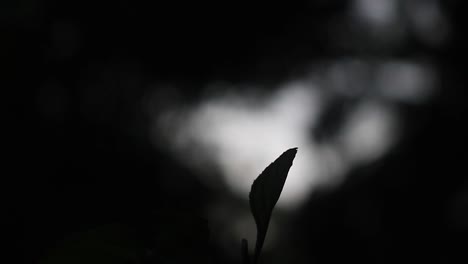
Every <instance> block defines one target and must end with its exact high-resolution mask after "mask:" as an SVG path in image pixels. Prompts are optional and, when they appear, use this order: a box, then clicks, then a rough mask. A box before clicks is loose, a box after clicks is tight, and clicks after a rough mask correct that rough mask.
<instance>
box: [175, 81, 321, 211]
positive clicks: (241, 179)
mask: <svg viewBox="0 0 468 264" xmlns="http://www.w3.org/2000/svg"><path fill="white" fill-rule="evenodd" d="M259 104H260V103H259ZM319 108H320V100H319V94H318V91H317V90H316V89H313V88H311V87H305V85H303V84H290V85H288V86H286V87H284V88H283V89H280V90H279V91H278V93H276V94H274V95H272V96H271V97H270V99H269V100H268V102H267V103H266V104H265V105H263V106H262V107H259V106H258V105H249V104H246V103H245V102H243V101H242V100H239V98H234V97H232V96H231V97H229V96H228V97H223V98H218V99H216V100H208V101H207V102H206V103H204V104H203V105H202V106H200V107H199V108H198V109H196V110H195V111H193V112H192V114H191V115H190V116H189V117H188V118H187V119H186V120H184V121H183V122H182V123H184V125H183V127H181V129H179V130H178V131H176V133H175V134H174V135H173V136H174V137H173V138H175V139H176V142H174V143H176V144H178V145H179V146H178V148H181V149H184V148H187V147H190V146H188V145H189V143H190V142H196V143H197V144H200V145H202V146H203V147H204V148H206V149H213V150H214V151H212V152H207V153H203V155H208V156H209V157H207V160H211V161H212V162H215V163H216V164H218V165H219V166H220V167H221V168H222V170H223V173H224V176H225V181H226V182H227V184H228V185H229V186H230V187H231V188H232V189H233V191H235V192H237V193H239V194H240V195H241V197H247V194H248V192H249V190H250V186H251V185H252V182H253V180H254V179H255V178H256V177H257V176H258V175H259V174H260V173H261V172H262V171H263V169H264V168H265V167H266V166H267V165H268V164H270V163H271V162H272V161H273V160H275V159H276V158H277V157H278V156H279V155H280V154H281V153H282V152H283V151H285V150H286V149H288V148H291V147H296V146H297V147H299V148H300V155H297V158H296V160H295V163H294V166H293V168H292V169H291V171H290V176H289V177H288V181H287V184H286V186H285V188H284V190H283V193H282V195H281V197H282V198H281V199H280V202H279V206H282V205H288V206H291V205H292V204H298V203H299V202H300V201H301V199H303V198H304V197H305V196H306V195H305V194H306V193H308V192H309V190H310V188H311V186H313V183H314V182H316V181H317V180H318V179H319V176H320V173H318V170H319V169H320V168H319V166H318V164H316V163H317V161H318V158H317V156H318V154H317V153H316V151H317V150H316V149H314V148H313V145H312V144H311V142H310V139H309V137H310V135H309V128H310V126H311V125H312V124H313V122H315V120H316V118H317V114H318V110H319ZM166 122H167V121H166ZM170 122H172V120H171V121H170ZM176 122H177V121H176ZM178 122H180V120H179V121H178ZM197 162H200V161H197ZM202 162H203V161H202Z"/></svg>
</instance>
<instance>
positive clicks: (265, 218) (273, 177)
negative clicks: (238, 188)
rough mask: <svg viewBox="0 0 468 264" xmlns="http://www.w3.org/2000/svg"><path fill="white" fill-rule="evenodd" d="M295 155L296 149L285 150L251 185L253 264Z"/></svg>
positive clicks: (260, 248)
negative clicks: (254, 229)
mask: <svg viewBox="0 0 468 264" xmlns="http://www.w3.org/2000/svg"><path fill="white" fill-rule="evenodd" d="M296 153H297V148H291V149H288V150H286V151H285V152H284V153H283V154H281V155H280V156H279V157H278V158H277V159H276V160H275V161H274V162H273V163H271V164H270V165H269V166H268V167H266V169H265V170H264V171H263V172H262V173H261V174H260V175H259V176H258V177H257V179H255V181H254V182H253V184H252V188H251V190H250V194H249V201H250V210H251V211H252V215H253V217H254V219H255V223H256V225H257V241H256V245H255V256H254V263H256V262H257V260H258V257H259V255H260V252H261V250H262V247H263V242H264V241H265V236H266V233H267V230H268V225H269V222H270V217H271V214H272V212H273V208H274V207H275V205H276V203H277V202H278V199H279V197H280V195H281V192H282V190H283V187H284V184H285V182H286V178H287V176H288V172H289V169H290V168H291V166H292V163H293V160H294V158H295V157H296Z"/></svg>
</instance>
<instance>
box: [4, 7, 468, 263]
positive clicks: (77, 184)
mask: <svg viewBox="0 0 468 264" xmlns="http://www.w3.org/2000/svg"><path fill="white" fill-rule="evenodd" d="M462 2H463V1H441V6H442V8H443V10H444V12H445V14H446V15H447V18H448V20H449V22H450V25H451V37H450V38H449V39H448V40H446V41H445V42H444V43H443V44H442V45H439V46H437V47H432V46H427V45H425V44H424V43H421V42H419V41H417V40H413V41H409V42H407V43H405V45H404V46H402V47H400V48H399V49H398V50H396V51H394V54H392V55H394V56H397V57H402V58H404V57H406V56H409V55H411V54H419V53H421V54H430V55H431V57H432V58H433V60H434V61H435V62H436V68H437V70H438V72H439V73H440V87H439V90H438V92H437V95H436V96H435V97H434V98H433V99H432V100H431V102H430V103H429V104H427V105H425V106H424V107H420V108H417V109H412V107H411V106H405V105H403V106H401V109H400V110H401V111H402V113H404V115H403V116H404V120H403V122H404V125H405V126H406V128H407V129H406V130H405V131H407V135H406V136H405V137H404V140H403V141H401V142H400V143H399V144H398V145H397V146H396V147H395V149H394V150H393V151H392V152H391V153H390V154H389V155H388V156H386V157H385V158H384V159H382V160H379V161H378V162H376V163H374V164H371V165H369V166H366V167H362V168H358V169H356V170H354V171H352V172H351V173H350V175H349V177H348V178H347V180H346V182H345V183H344V184H343V185H341V186H340V187H339V188H337V189H333V190H330V191H323V192H316V193H314V194H313V195H312V196H311V197H310V199H309V201H308V202H307V203H306V205H305V206H304V208H303V209H302V210H301V211H300V213H299V217H297V219H294V220H293V222H294V226H293V228H292V232H291V234H290V236H291V237H290V238H289V241H290V242H289V243H290V249H288V250H285V251H284V254H278V253H277V256H280V257H277V260H276V261H277V262H279V261H280V260H281V261H283V262H290V263H341V262H344V261H347V262H350V261H352V262H354V261H356V262H359V263H395V262H413V263H414V262H416V263H420V262H430V263H463V262H466V261H467V260H468V259H467V255H468V254H466V248H468V247H466V244H467V241H468V237H467V232H468V182H467V178H466V177H467V169H466V162H467V159H466V158H467V149H466V148H467V144H466V135H467V130H466V128H465V126H464V123H465V122H466V118H465V114H466V110H467V109H466V108H467V107H466V103H465V100H466V97H465V95H466V84H467V79H466V58H467V57H466V53H467V51H466V47H467V38H466V35H465V26H464V25H466V23H465V22H466V11H465V9H464V4H463V3H462ZM1 6H2V7H1V11H0V12H1V13H0V16H1V24H0V25H1V28H2V41H1V42H0V54H1V58H2V59H1V60H2V65H3V67H2V68H3V70H2V72H3V74H2V78H1V79H2V92H3V94H4V95H3V97H2V98H3V101H4V103H3V105H4V106H6V108H7V109H8V111H7V115H6V118H5V120H6V122H5V123H6V124H5V125H4V126H3V130H4V131H5V132H6V135H5V136H4V138H3V140H4V143H5V146H6V147H5V148H4V151H5V152H4V153H5V156H6V159H5V163H6V167H5V169H4V172H3V173H2V174H3V177H2V178H3V181H4V184H3V185H2V187H4V189H5V190H4V194H5V198H4V199H3V200H4V201H5V203H6V205H7V206H6V208H7V212H6V219H7V224H6V225H3V230H2V233H4V234H6V235H5V238H6V240H7V244H8V245H10V246H11V249H9V250H8V252H7V255H6V256H5V257H10V256H11V257H13V260H14V263H37V262H38V261H42V262H43V263H58V262H63V261H61V260H60V258H64V259H66V258H67V257H66V256H68V257H69V258H70V259H71V260H70V259H69V260H67V262H68V263H75V262H76V263H85V262H88V263H93V262H94V261H95V262H96V263H97V262H99V263H183V262H190V263H202V262H203V263H239V262H238V261H239V260H238V259H231V258H230V257H228V256H226V255H224V254H223V253H222V252H223V251H222V250H220V248H219V246H218V245H217V243H216V241H213V240H212V239H210V225H209V223H208V222H207V221H206V219H204V218H203V217H202V216H201V213H200V212H201V211H200V210H201V208H203V206H204V205H205V204H206V203H207V202H208V201H209V200H210V199H216V197H217V196H216V194H214V193H212V192H211V191H210V190H208V189H206V187H204V185H202V184H201V183H200V182H198V180H197V178H196V177H193V172H192V171H191V170H189V169H187V168H186V167H184V166H183V165H182V164H180V163H179V162H178V161H176V160H175V159H173V158H171V157H170V156H168V155H167V154H165V152H162V151H161V150H158V149H157V148H154V147H153V145H152V144H151V143H150V141H149V138H148V135H147V133H148V131H149V124H150V120H149V117H148V116H147V114H146V113H145V112H144V111H143V109H141V108H140V107H139V104H140V102H141V99H142V98H144V96H145V95H146V93H147V92H148V90H149V89H150V86H149V84H150V83H154V82H158V83H167V84H172V85H177V86H178V87H182V88H184V89H183V91H184V100H186V101H188V102H190V101H197V100H199V99H200V96H201V88H202V87H204V85H206V84H208V83H209V82H210V81H211V80H223V81H227V82H230V83H234V84H235V83H240V82H242V81H251V82H261V83H263V84H268V83H277V82H280V81H282V80H284V79H287V78H290V77H291V76H293V75H294V74H295V72H297V71H300V69H301V67H302V66H303V65H306V64H307V63H308V62H310V61H314V60H321V59H329V58H338V57H340V56H347V55H359V56H367V55H369V56H372V54H373V53H372V52H374V51H371V50H367V49H366V47H362V48H361V49H350V48H347V47H346V46H345V47H342V46H337V45H334V44H336V43H334V41H336V38H333V36H331V35H330V34H331V33H330V32H331V31H330V30H329V29H330V28H329V26H330V21H331V20H332V19H336V18H339V17H340V16H341V15H342V14H343V12H344V10H345V9H346V8H347V2H346V1H304V2H296V3H294V4H293V3H288V4H284V3H283V4H275V3H273V2H271V1H270V2H266V1H265V2H263V3H259V2H256V3H252V2H249V1H245V2H243V1H227V2H226V1H221V2H219V3H200V2H198V1H193V2H191V3H182V2H176V1H172V2H166V3H160V2H159V1H153V2H145V1H89V2H88V1H30V0H22V1H6V2H2V4H1ZM330 122H332V123H333V120H332V121H330ZM167 175H171V177H172V179H174V178H176V179H177V184H176V183H173V182H169V183H168V182H167V181H174V180H168V177H167ZM167 186H173V188H168V187H167ZM180 186H184V188H180ZM375 219H377V220H375ZM374 222H378V225H377V226H375V225H373V223H374ZM69 241H72V242H69ZM73 241H74V242H73ZM70 243H71V244H70ZM90 247H91V248H93V249H92V250H89V248H90ZM83 248H88V249H86V250H85V249H83ZM73 250H75V251H73ZM88 251H90V252H91V253H90V252H88ZM51 252H58V253H51ZM239 252H240V251H239ZM70 256H72V257H70ZM80 258H83V259H88V260H87V261H84V260H80ZM57 259H58V260H57ZM89 259H92V260H93V261H89ZM267 259H268V256H267V257H266V259H265V260H267ZM463 260H464V261H463Z"/></svg>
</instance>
